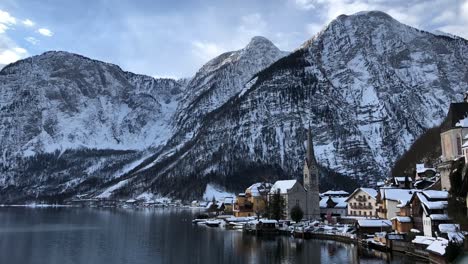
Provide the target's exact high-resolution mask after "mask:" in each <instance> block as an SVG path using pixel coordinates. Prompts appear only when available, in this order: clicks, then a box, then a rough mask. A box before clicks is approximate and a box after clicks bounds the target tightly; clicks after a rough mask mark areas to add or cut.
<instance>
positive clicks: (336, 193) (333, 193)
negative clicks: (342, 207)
mask: <svg viewBox="0 0 468 264" xmlns="http://www.w3.org/2000/svg"><path fill="white" fill-rule="evenodd" d="M325 196H331V197H348V196H349V192H347V191H343V190H340V191H334V190H328V191H326V192H324V193H321V194H320V197H325Z"/></svg>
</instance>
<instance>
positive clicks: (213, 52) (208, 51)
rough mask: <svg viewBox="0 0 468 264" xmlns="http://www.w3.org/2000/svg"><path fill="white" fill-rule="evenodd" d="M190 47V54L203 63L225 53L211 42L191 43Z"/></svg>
mask: <svg viewBox="0 0 468 264" xmlns="http://www.w3.org/2000/svg"><path fill="white" fill-rule="evenodd" d="M192 47H193V49H192V53H193V54H194V55H195V56H197V57H198V58H200V59H202V60H204V61H208V60H211V59H213V58H214V57H216V56H218V55H220V54H221V53H223V52H224V51H225V49H223V48H221V47H220V46H219V45H217V44H215V43H212V42H202V41H193V42H192Z"/></svg>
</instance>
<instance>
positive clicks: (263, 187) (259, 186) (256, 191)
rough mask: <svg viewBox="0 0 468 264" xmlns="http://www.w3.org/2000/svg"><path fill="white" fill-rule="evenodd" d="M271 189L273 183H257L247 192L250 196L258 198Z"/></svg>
mask: <svg viewBox="0 0 468 264" xmlns="http://www.w3.org/2000/svg"><path fill="white" fill-rule="evenodd" d="M270 188H271V183H269V182H257V183H254V184H252V185H250V186H249V187H248V188H247V189H246V190H245V192H246V193H248V192H250V194H251V195H252V196H254V197H258V196H260V195H261V193H262V192H268V191H269V190H270Z"/></svg>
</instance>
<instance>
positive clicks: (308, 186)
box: [303, 125, 320, 219]
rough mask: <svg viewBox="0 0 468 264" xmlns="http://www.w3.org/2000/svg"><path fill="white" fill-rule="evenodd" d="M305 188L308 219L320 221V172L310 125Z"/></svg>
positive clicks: (304, 175) (304, 179)
mask: <svg viewBox="0 0 468 264" xmlns="http://www.w3.org/2000/svg"><path fill="white" fill-rule="evenodd" d="M303 177H304V178H303V181H304V188H305V190H306V194H307V196H306V210H305V214H304V215H305V218H306V219H319V217H320V193H319V171H318V166H317V160H316V159H315V154H314V145H313V142H312V130H311V128H310V125H309V129H308V130H307V157H306V159H305V161H304V174H303Z"/></svg>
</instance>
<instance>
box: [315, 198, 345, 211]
mask: <svg viewBox="0 0 468 264" xmlns="http://www.w3.org/2000/svg"><path fill="white" fill-rule="evenodd" d="M328 199H331V200H332V201H333V202H334V203H335V204H336V205H335V207H333V208H346V207H347V206H348V203H347V202H346V200H347V199H348V197H331V196H325V197H323V198H322V199H320V203H319V205H320V208H327V207H328V204H327V202H328Z"/></svg>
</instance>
